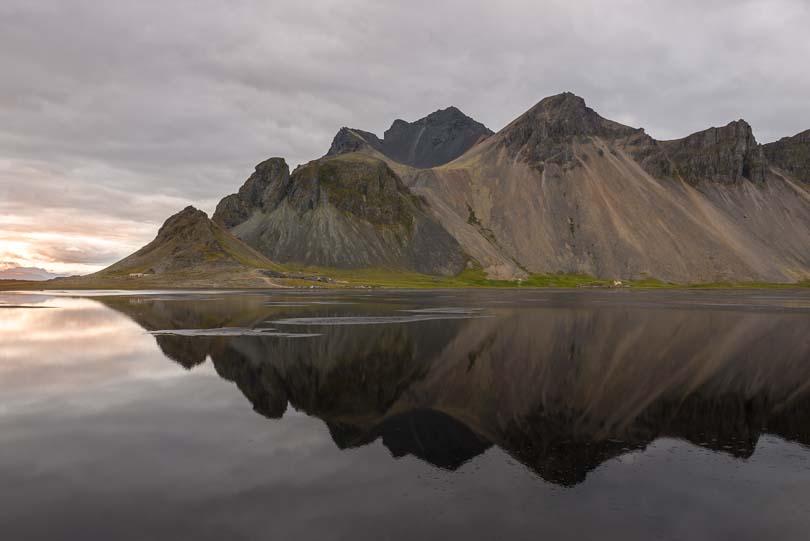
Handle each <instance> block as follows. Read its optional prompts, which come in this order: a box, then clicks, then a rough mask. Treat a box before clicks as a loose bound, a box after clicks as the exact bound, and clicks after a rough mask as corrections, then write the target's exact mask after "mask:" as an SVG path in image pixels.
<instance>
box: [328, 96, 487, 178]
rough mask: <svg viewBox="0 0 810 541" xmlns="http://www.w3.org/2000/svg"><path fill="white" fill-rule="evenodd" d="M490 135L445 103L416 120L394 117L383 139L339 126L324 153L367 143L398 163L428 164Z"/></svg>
mask: <svg viewBox="0 0 810 541" xmlns="http://www.w3.org/2000/svg"><path fill="white" fill-rule="evenodd" d="M490 135H492V131H491V130H490V129H488V128H487V127H486V126H484V125H483V124H481V123H480V122H476V121H475V120H473V119H472V118H470V117H468V116H467V115H465V114H464V113H462V112H461V111H460V110H459V109H457V108H456V107H448V108H447V109H441V110H439V111H436V112H434V113H431V114H429V115H428V116H426V117H424V118H421V119H419V120H417V121H415V122H406V121H404V120H400V119H397V120H395V121H394V123H393V124H391V127H390V128H388V130H386V132H385V134H384V136H383V139H380V138H378V137H377V136H376V135H374V134H373V133H369V132H364V131H361V130H356V129H350V128H342V129H341V130H340V131H339V132H338V133H337V135H335V138H334V140H333V141H332V146H331V147H330V149H329V152H328V154H327V155H328V156H334V155H337V154H343V153H347V152H355V151H357V150H360V149H362V148H364V147H370V148H373V149H375V150H377V151H379V152H381V153H382V154H384V155H385V156H387V157H389V158H391V159H392V160H395V161H397V162H399V163H403V164H406V165H410V166H413V167H417V168H428V167H436V166H439V165H442V164H445V163H447V162H450V161H453V160H454V159H456V158H458V157H459V156H461V155H462V154H464V152H466V151H467V150H468V149H469V148H470V147H472V146H473V145H475V144H476V143H478V142H479V141H481V140H483V139H485V138H486V137H489V136H490Z"/></svg>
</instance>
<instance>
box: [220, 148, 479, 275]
mask: <svg viewBox="0 0 810 541" xmlns="http://www.w3.org/2000/svg"><path fill="white" fill-rule="evenodd" d="M213 219H214V221H215V222H217V223H220V224H222V225H223V226H224V227H227V228H229V229H230V231H231V232H232V233H233V234H234V235H235V236H236V237H238V238H240V239H242V240H243V241H244V242H246V243H247V244H249V245H250V246H252V247H254V248H256V249H257V250H258V251H260V252H261V253H263V254H264V255H265V256H267V257H269V258H271V259H273V260H274V261H278V262H282V263H295V264H299V265H312V266H319V267H337V268H357V267H387V268H394V269H407V270H415V271H417V272H421V273H426V274H441V275H454V274H457V273H459V272H460V271H461V270H462V269H463V268H464V265H465V263H466V256H465V254H464V253H463V251H462V250H461V247H460V245H459V243H458V242H457V241H456V239H455V238H453V237H452V236H451V235H450V234H449V233H448V232H447V231H446V230H445V229H444V228H443V227H442V226H441V225H439V223H438V222H436V221H435V220H434V219H433V218H432V217H430V216H429V215H428V213H427V212H426V209H425V204H424V202H423V201H422V200H421V199H420V198H418V197H416V196H414V195H413V194H412V193H411V192H410V191H409V190H408V189H407V188H406V187H405V185H404V184H403V183H402V180H401V179H400V178H399V176H398V175H397V174H396V173H395V172H394V171H393V170H392V169H391V168H390V167H389V166H388V165H387V164H386V163H385V162H384V161H382V160H379V159H376V158H374V157H371V156H366V155H363V154H360V153H349V154H340V155H333V156H326V157H324V158H321V159H319V160H315V161H312V162H310V163H308V164H306V165H303V166H301V167H299V168H297V169H296V170H295V171H294V172H293V173H292V174H290V171H289V168H288V166H287V164H286V162H285V161H284V160H283V159H281V158H271V159H269V160H267V161H265V162H262V163H260V164H259V165H257V166H256V169H255V172H254V173H253V175H251V176H250V178H248V180H247V181H246V182H245V184H244V185H243V186H242V187H241V188H240V190H239V192H238V193H236V194H233V195H229V196H228V197H226V198H224V199H223V200H222V201H221V202H220V203H219V205H217V209H216V212H215V213H214V217H213Z"/></svg>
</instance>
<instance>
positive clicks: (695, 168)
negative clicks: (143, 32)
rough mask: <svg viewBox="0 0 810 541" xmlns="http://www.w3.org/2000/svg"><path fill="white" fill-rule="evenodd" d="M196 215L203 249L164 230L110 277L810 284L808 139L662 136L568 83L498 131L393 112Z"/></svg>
mask: <svg viewBox="0 0 810 541" xmlns="http://www.w3.org/2000/svg"><path fill="white" fill-rule="evenodd" d="M187 211H188V212H187ZM187 211H184V213H186V214H185V217H184V218H182V219H180V218H177V217H175V218H177V220H178V223H181V224H184V223H186V221H191V222H193V223H194V224H196V225H194V227H190V229H189V230H190V231H193V233H190V234H189V235H190V237H192V238H197V237H196V235H198V234H199V235H202V236H201V237H199V239H198V240H197V241H195V242H193V243H191V244H188V243H187V242H181V243H176V242H174V241H173V240H172V239H175V238H179V235H177V234H175V233H172V234H166V235H159V236H158V239H156V240H155V242H153V243H152V244H150V245H149V246H147V247H145V248H144V249H142V250H141V251H139V252H137V253H136V254H133V255H132V256H130V257H129V258H127V259H125V260H124V261H122V262H120V263H118V264H116V265H114V266H113V267H111V268H110V269H107V270H106V271H102V274H101V276H108V275H111V274H113V275H119V276H120V275H121V274H122V273H141V272H150V271H153V272H154V273H156V274H158V273H160V272H163V271H165V270H167V269H168V270H170V269H172V268H175V267H176V268H178V269H192V268H193V269H194V270H195V271H198V272H199V273H202V274H205V273H220V274H222V273H224V272H226V270H227V271H228V272H231V270H229V269H238V270H239V272H247V269H254V268H257V267H258V268H265V269H267V268H269V266H270V265H272V263H270V262H269V261H268V258H269V260H270V261H273V262H276V263H279V264H285V265H294V266H299V267H301V266H303V267H316V268H319V269H321V270H325V269H330V268H332V269H361V268H366V269H368V268H372V269H377V270H382V269H385V270H387V271H397V272H400V271H415V272H418V273H423V274H429V275H443V276H453V275H457V274H459V273H460V272H461V271H463V270H464V269H465V268H472V269H478V268H480V269H481V270H482V271H483V272H484V273H485V274H486V275H487V277H489V278H496V279H506V280H515V279H520V278H525V277H527V276H529V275H550V274H580V275H589V276H595V277H598V278H601V279H645V278H653V279H659V280H664V281H668V282H674V283H696V282H726V281H731V282H754V281H765V282H785V283H792V282H799V281H803V280H808V279H810V131H807V132H803V133H800V134H798V135H796V136H793V137H787V138H784V139H781V140H779V141H776V142H774V143H769V144H767V145H760V144H759V143H758V142H757V140H756V138H755V137H754V133H753V130H752V128H751V126H750V125H749V124H748V123H747V122H746V121H745V120H742V119H740V120H735V121H733V122H730V123H728V124H727V125H725V126H721V127H711V128H708V129H705V130H702V131H699V132H696V133H693V134H691V135H688V136H686V137H683V138H680V139H674V140H668V141H659V140H656V139H654V138H653V137H651V136H650V135H649V134H647V133H646V132H645V131H644V129H642V128H635V127H630V126H626V125H623V124H621V123H619V122H615V121H613V120H610V119H607V118H604V117H602V116H601V115H600V114H599V113H597V112H596V111H594V110H593V109H592V108H590V107H589V106H588V105H587V104H586V103H585V101H584V100H583V99H582V98H581V97H579V96H576V95H574V94H572V93H570V92H565V93H562V94H558V95H556V96H550V97H547V98H545V99H543V100H541V101H540V102H538V103H537V104H536V105H534V106H533V107H532V108H530V109H529V110H528V111H526V112H525V113H524V114H523V115H521V116H519V117H518V118H517V119H515V120H514V121H512V122H511V123H509V124H508V125H507V126H506V127H504V128H503V129H502V130H500V131H499V132H497V133H494V134H493V133H492V132H491V131H490V130H488V129H487V128H486V127H485V126H483V124H480V123H478V122H476V121H474V120H473V119H471V118H469V117H467V116H466V115H464V114H463V113H462V112H461V111H459V110H458V109H456V108H454V107H449V108H447V109H443V110H441V111H436V112H434V113H432V114H430V115H428V116H426V117H424V118H422V119H420V120H417V121H416V122H413V123H408V122H405V121H402V120H397V121H395V122H394V123H393V124H392V126H391V128H390V129H388V130H387V131H386V132H385V134H384V137H383V138H382V139H380V138H378V137H377V136H376V135H374V134H373V133H370V132H366V131H362V130H357V129H349V128H343V129H341V130H340V131H339V132H338V134H337V135H336V136H335V138H334V140H333V142H332V146H331V148H330V149H329V152H328V153H327V154H326V155H325V156H324V157H322V158H320V159H317V160H314V161H311V162H309V163H307V164H304V165H302V166H299V167H298V168H296V170H295V171H293V172H292V173H290V170H289V167H288V166H287V164H286V162H285V161H284V160H283V159H282V158H271V159H268V160H266V161H264V162H262V163H260V164H259V165H257V166H256V168H255V171H254V172H253V174H252V175H251V176H250V177H249V178H248V179H247V181H246V182H245V183H244V185H243V186H242V187H241V188H240V189H239V191H238V193H235V194H232V195H229V196H227V197H225V198H224V199H222V200H221V201H220V203H219V204H218V205H217V208H216V212H215V213H214V216H213V222H214V223H213V224H212V223H210V221H208V220H207V217H205V218H203V217H204V215H202V216H200V215H201V214H202V213H199V211H193V212H192V211H189V210H188V209H187ZM181 214H183V213H181ZM175 218H173V219H171V220H170V221H169V222H172V220H175ZM169 222H167V225H166V226H164V228H167V227H169V226H170V225H171V224H170V223H169ZM172 223H173V222H172ZM169 229H171V230H172V231H174V230H175V229H177V228H175V227H174V226H172V227H169ZM181 229H182V228H181ZM230 235H233V236H230ZM234 237H235V238H234ZM212 239H214V240H212ZM223 239H227V241H226V242H224V244H223V242H222V241H223ZM237 239H239V240H237ZM215 241H216V242H215ZM239 241H241V242H239ZM242 243H244V244H242ZM245 245H247V246H245ZM204 246H209V247H210V249H209V248H201V247H204ZM248 246H249V247H251V248H252V249H253V250H256V252H259V253H260V254H261V255H259V254H257V253H256V252H254V251H253V250H251V249H250V248H248ZM161 269H162V270H161ZM318 272H321V271H318ZM266 274H267V273H265V275H266ZM282 274H283V273H282ZM261 283H263V282H261Z"/></svg>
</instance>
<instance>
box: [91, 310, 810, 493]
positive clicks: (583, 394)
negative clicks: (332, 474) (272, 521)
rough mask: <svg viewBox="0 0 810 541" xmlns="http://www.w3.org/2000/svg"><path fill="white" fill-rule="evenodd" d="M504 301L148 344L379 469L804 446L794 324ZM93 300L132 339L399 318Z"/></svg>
mask: <svg viewBox="0 0 810 541" xmlns="http://www.w3.org/2000/svg"><path fill="white" fill-rule="evenodd" d="M506 298H507V299H508V300H509V301H510V302H501V303H500V304H496V303H494V302H489V301H491V299H489V300H488V299H486V298H484V299H482V298H478V299H475V300H476V301H478V302H480V305H482V306H484V308H485V313H486V314H487V315H489V316H491V317H485V318H477V319H466V320H459V319H456V320H447V321H423V322H416V323H408V324H385V325H339V326H337V325H336V326H329V325H320V326H317V327H306V328H305V329H303V328H302V329H301V330H302V331H303V332H318V333H321V336H318V337H314V338H282V337H273V336H215V337H211V336H170V335H161V336H156V337H155V339H156V340H157V343H158V345H159V346H160V349H161V350H162V351H163V353H164V354H165V355H166V356H167V357H169V358H170V359H172V360H174V361H176V362H178V363H180V364H181V365H183V366H184V367H186V368H189V369H191V368H193V367H194V366H196V365H199V364H201V363H203V362H205V360H206V359H207V358H210V359H211V361H212V363H213V365H214V368H215V369H216V372H217V373H218V374H219V375H220V376H221V377H222V378H224V379H226V380H229V381H232V382H234V383H235V384H236V386H237V387H238V388H239V390H240V391H241V392H242V393H243V394H244V395H245V397H246V398H247V399H248V400H250V402H251V403H252V404H253V408H254V409H255V410H256V411H257V412H258V413H260V414H261V415H264V416H266V417H268V418H273V419H278V418H281V417H282V416H283V415H284V413H285V411H286V410H287V408H288V407H290V406H291V407H293V408H295V409H296V410H299V411H303V412H305V413H306V414H308V415H311V416H315V417H317V418H320V419H322V420H323V421H324V422H325V423H326V425H327V426H328V429H329V432H330V434H331V436H332V439H333V440H334V442H335V444H336V445H337V446H338V447H339V448H341V449H346V448H351V447H357V446H362V445H367V444H369V443H371V442H373V441H376V440H378V439H381V441H382V444H383V445H384V446H385V447H386V448H387V449H388V450H389V451H390V453H391V454H392V455H393V456H394V457H401V456H405V455H413V456H415V457H418V458H419V459H421V460H424V461H427V462H429V463H431V464H433V465H435V466H437V467H440V468H445V469H449V470H453V469H456V468H458V467H459V466H461V465H462V464H464V463H465V462H467V461H469V460H470V459H472V458H474V457H476V456H477V455H479V454H481V453H483V452H484V451H486V450H487V449H488V448H489V447H491V446H492V445H496V446H497V447H499V448H501V449H502V450H504V451H505V452H506V453H508V454H509V455H511V456H512V457H514V458H515V459H517V460H518V461H520V462H521V463H523V464H524V465H526V466H527V467H528V468H530V469H531V470H533V471H534V472H536V473H537V474H538V475H539V476H540V477H542V478H543V479H545V480H547V481H550V482H553V483H557V484H560V485H574V484H576V483H579V482H582V481H583V480H584V479H585V477H586V475H587V473H588V472H589V471H591V470H593V469H594V468H596V467H597V466H599V465H600V464H601V463H603V462H605V461H606V460H609V459H611V458H613V457H616V456H618V455H621V454H623V453H627V452H630V451H633V450H637V449H643V448H644V447H645V446H647V445H648V444H649V443H651V442H653V441H654V440H655V439H657V438H660V437H673V438H679V439H683V440H688V441H690V442H692V443H694V444H695V445H699V446H701V447H704V448H706V449H711V450H714V451H717V452H723V453H728V454H730V455H733V456H735V457H740V458H747V457H749V456H751V455H752V454H753V452H754V449H755V447H756V445H757V441H758V439H759V437H760V435H762V434H765V433H770V434H774V435H777V436H779V437H781V438H783V439H786V440H792V441H797V442H799V443H802V444H809V443H810V362H808V359H810V337H809V336H808V317H807V314H806V312H804V311H791V310H753V309H735V308H734V307H733V306H732V305H731V304H730V303H729V304H727V305H724V306H719V307H716V308H711V309H708V308H694V307H690V306H687V305H683V304H682V303H670V304H669V305H666V303H663V304H661V303H658V302H657V301H655V299H654V298H653V299H652V300H651V301H650V302H646V303H645V302H641V303H639V302H636V301H637V300H638V299H641V300H643V299H644V298H645V297H644V295H642V294H638V296H636V297H633V298H632V300H633V302H632V303H631V302H628V300H626V299H623V298H620V297H616V296H610V297H609V296H600V295H597V294H594V295H593V296H592V297H591V298H590V299H589V300H588V301H587V302H583V301H582V297H581V296H579V297H577V296H571V297H570V298H568V297H563V296H561V297H559V298H557V297H555V298H554V299H553V302H549V301H548V300H546V301H544V302H540V301H538V302H534V303H533V302H518V301H520V300H521V299H519V298H516V297H515V294H511V296H508V297H506ZM594 300H596V302H593V301H594ZM99 301H100V302H103V303H104V304H105V305H107V306H109V307H111V308H114V309H116V310H118V311H120V312H123V313H124V314H126V315H128V316H129V317H131V318H132V319H133V320H134V321H136V322H137V323H138V324H139V325H141V326H142V327H143V328H144V329H146V330H150V331H152V330H163V329H199V328H218V327H255V326H272V321H274V320H277V319H281V318H284V317H303V316H307V315H311V316H314V315H317V316H324V315H334V316H344V317H345V316H347V315H363V316H368V315H386V314H391V313H396V311H397V310H401V309H403V307H405V308H412V307H413V306H411V305H410V304H408V303H407V301H406V302H405V303H404V304H403V303H399V304H396V305H393V304H391V303H386V302H383V301H381V300H372V301H368V300H365V301H362V302H361V301H360V300H358V303H357V304H347V305H334V306H329V305H314V304H313V305H306V304H305V303H304V305H301V306H295V307H284V306H283V305H271V304H268V303H267V302H265V301H266V298H263V297H261V296H259V295H254V296H224V297H223V298H222V299H219V300H216V301H215V302H210V301H199V300H193V299H190V298H189V299H183V298H177V299H149V298H148V297H147V298H136V299H133V298H127V297H110V298H102V299H99ZM420 301H422V302H429V301H424V299H420ZM654 301H655V302H654ZM414 302H415V301H414ZM721 304H722V303H721ZM415 306H421V305H418V304H415ZM285 330H287V329H285ZM777 352H778V353H777Z"/></svg>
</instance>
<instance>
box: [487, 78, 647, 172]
mask: <svg viewBox="0 0 810 541" xmlns="http://www.w3.org/2000/svg"><path fill="white" fill-rule="evenodd" d="M637 132H639V130H637V129H635V128H631V127H629V126H624V125H622V124H619V123H618V122H613V121H612V120H607V119H606V118H603V117H601V116H600V115H599V114H598V113H597V112H596V111H594V110H593V109H591V108H590V107H588V106H587V105H586V103H585V100H583V99H582V98H581V97H579V96H577V95H575V94H572V93H571V92H563V93H562V94H557V95H556V96H549V97H547V98H544V99H542V100H541V101H540V102H539V103H537V105H535V106H534V107H532V108H531V109H529V110H528V111H526V113H524V114H523V115H521V116H520V117H519V118H518V119H516V120H515V121H513V122H512V123H511V124H509V125H508V126H507V127H506V128H504V129H503V130H502V131H501V132H500V133H499V136H500V137H501V140H502V141H503V144H504V146H506V148H507V149H509V150H510V151H511V152H512V153H513V154H515V155H517V156H519V157H520V158H521V159H523V160H525V161H526V162H528V163H530V164H532V165H534V166H536V167H542V165H543V164H544V163H545V162H547V161H550V162H554V163H565V162H568V161H571V160H572V158H573V153H572V149H571V145H570V143H571V142H572V141H573V139H574V138H576V137H590V136H599V137H609V138H614V137H624V136H629V135H633V134H635V133H637Z"/></svg>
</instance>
